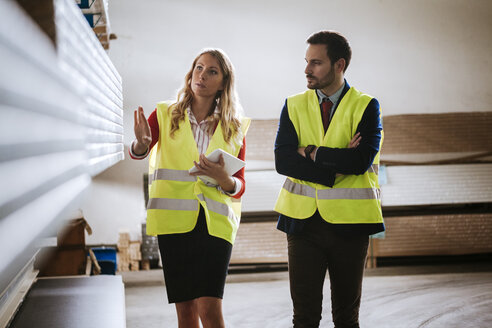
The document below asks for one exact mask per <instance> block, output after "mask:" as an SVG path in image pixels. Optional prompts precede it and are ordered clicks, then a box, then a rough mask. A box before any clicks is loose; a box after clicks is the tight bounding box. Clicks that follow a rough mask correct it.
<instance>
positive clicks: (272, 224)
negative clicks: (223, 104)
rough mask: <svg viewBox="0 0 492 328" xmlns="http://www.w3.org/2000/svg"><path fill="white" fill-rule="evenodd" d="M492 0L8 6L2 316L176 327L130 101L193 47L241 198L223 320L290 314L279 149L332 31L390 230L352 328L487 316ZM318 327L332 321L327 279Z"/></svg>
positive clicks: (62, 1) (170, 80)
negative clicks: (291, 102)
mask: <svg viewBox="0 0 492 328" xmlns="http://www.w3.org/2000/svg"><path fill="white" fill-rule="evenodd" d="M491 13H492V2H490V1H483V0H471V1H470V0H451V1H440V0H431V1H424V0H418V1H411V2H410V1H390V0H367V1H362V0H361V1H342V0H332V1H319V0H307V1H303V2H299V1H295V0H284V1H278V0H272V1H268V2H265V1H257V0H251V1H223V0H206V1H197V0H181V1H176V0H163V1H161V0H147V1H144V2H137V1H130V0H118V1H111V0H76V1H73V0H40V1H30V0H3V1H0V15H1V17H2V19H1V20H0V60H1V64H0V72H1V74H0V95H1V97H0V110H1V112H0V127H1V129H0V133H1V138H0V142H1V144H0V149H1V150H2V151H0V154H1V155H0V177H1V178H2V184H1V193H0V244H1V248H2V251H1V253H0V254H1V255H0V277H1V278H0V327H16V328H17V327H88V326H91V327H103V326H104V327H129V328H131V327H177V321H176V317H175V312H174V307H173V305H169V304H167V300H166V295H165V285H164V280H163V274H162V269H161V268H160V261H159V255H158V249H157V244H156V239H155V238H154V237H151V236H147V235H146V233H145V219H146V197H148V195H146V192H147V187H146V186H147V184H148V181H147V177H146V172H147V169H148V168H147V165H148V163H147V160H132V159H131V158H130V156H129V155H128V147H129V145H130V144H131V142H132V141H133V139H134V133H133V111H134V110H135V109H136V108H137V107H138V106H142V107H143V108H144V111H145V113H146V115H149V114H150V113H151V112H152V111H153V109H154V108H155V105H156V103H157V102H159V101H162V100H167V99H172V98H174V97H175V95H176V92H177V90H178V88H179V87H180V86H181V85H182V83H183V78H184V75H185V74H186V72H187V71H188V70H189V67H190V64H191V62H192V61H193V59H194V57H195V56H196V54H197V53H199V51H200V50H201V49H203V48H207V47H218V48H221V49H223V50H224V51H225V52H226V53H227V54H228V55H229V57H230V58H231V60H232V62H233V63H234V66H235V69H236V83H237V90H238V93H239V97H240V100H241V104H242V106H243V108H244V112H245V115H246V116H248V117H250V118H251V119H252V123H251V127H250V130H249V132H248V135H247V138H246V171H245V179H246V184H247V185H246V192H245V194H244V196H243V198H242V217H241V226H240V229H239V231H238V236H237V240H236V243H235V244H234V248H233V252H232V258H231V263H230V266H229V275H228V278H227V279H228V280H227V283H226V292H225V298H224V313H225V320H226V324H227V326H228V327H272V328H273V327H289V326H291V316H292V305H291V300H290V295H289V289H288V273H287V241H286V237H285V234H284V233H282V232H280V231H279V230H277V229H276V220H277V216H278V214H277V213H276V212H274V211H273V206H274V204H275V201H276V198H277V196H278V192H279V190H280V188H281V187H282V184H283V182H284V180H285V177H284V176H281V175H279V174H278V173H277V172H276V171H275V164H274V153H273V147H274V142H275V136H276V132H277V127H278V122H279V115H280V111H281V109H282V106H283V104H284V102H285V99H286V97H287V96H289V95H292V94H295V93H298V92H301V91H303V90H305V88H306V85H305V76H304V66H305V60H304V56H305V50H306V42H305V40H306V39H307V37H308V36H309V35H310V34H311V33H313V32H315V31H318V30H322V29H331V30H337V31H340V32H341V33H342V34H344V35H345V36H346V37H347V39H348V40H349V41H350V43H351V47H352V52H353V58H352V62H351V64H350V67H349V68H348V70H347V72H346V74H345V76H346V79H347V81H348V82H349V83H350V84H351V85H354V86H356V87H358V88H359V89H361V90H363V91H364V92H367V93H368V94H371V95H374V96H375V97H376V98H377V99H378V100H379V102H380V104H381V107H382V115H383V124H384V142H383V147H382V151H381V165H380V168H379V183H380V185H381V197H382V208H383V215H384V219H385V225H386V231H385V232H384V233H382V234H378V235H374V236H372V237H371V240H370V247H369V251H368V257H367V264H366V274H365V278H364V279H365V280H364V290H363V299H362V305H361V326H362V327H488V326H489V325H490V322H492V314H491V311H490V309H491V308H492V292H491V290H492V288H490V287H492V188H491V186H492V136H491V134H490V126H492V110H491V105H492V92H491V88H490V86H491V85H492V62H491V57H490V54H491V53H492V38H491V32H492V21H491V20H490V14H491ZM324 293H325V299H326V302H324V303H326V304H323V319H322V322H321V326H322V327H333V324H332V322H331V315H330V311H331V310H330V302H329V282H327V283H326V284H325V292H324Z"/></svg>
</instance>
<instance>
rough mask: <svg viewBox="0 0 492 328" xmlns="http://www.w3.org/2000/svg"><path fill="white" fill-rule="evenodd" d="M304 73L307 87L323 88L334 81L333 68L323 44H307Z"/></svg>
mask: <svg viewBox="0 0 492 328" xmlns="http://www.w3.org/2000/svg"><path fill="white" fill-rule="evenodd" d="M304 73H306V79H307V87H308V88H309V89H324V88H326V87H327V86H329V85H331V84H332V83H333V82H334V81H335V69H334V67H333V65H332V63H331V61H330V58H329V57H328V55H327V54H326V46H325V45H324V44H310V45H308V47H307V50H306V69H305V70H304Z"/></svg>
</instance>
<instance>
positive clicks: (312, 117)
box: [275, 87, 383, 224]
mask: <svg viewBox="0 0 492 328" xmlns="http://www.w3.org/2000/svg"><path fill="white" fill-rule="evenodd" d="M371 99H372V97H371V96H369V95H366V94H363V93H361V92H360V91H358V90H356V89H355V88H353V87H352V88H350V89H349V90H348V91H347V93H346V94H345V96H344V97H343V98H342V100H341V102H340V104H339V106H338V108H337V110H336V111H335V114H334V115H333V118H332V120H331V123H330V126H329V127H328V130H327V131H326V134H325V133H324V130H323V123H322V119H321V114H320V106H319V101H318V97H317V95H316V91H315V90H308V91H306V92H304V93H301V94H298V95H295V96H292V97H289V98H288V99H287V108H288V111H289V118H290V120H291V121H292V123H293V124H294V127H295V130H296V133H297V136H298V139H299V147H306V146H307V145H316V146H325V147H332V148H347V145H348V144H349V143H350V140H351V139H352V138H353V136H354V135H355V133H356V130H357V126H358V125H359V122H360V120H361V119H362V115H363V114H364V111H365V109H366V107H367V105H368V104H369V102H370V101H371ZM381 133H382V132H381ZM382 141H383V138H381V144H382ZM381 144H380V146H381ZM379 149H381V147H380V148H379ZM378 168H379V152H378V153H377V155H376V157H375V158H374V161H373V164H372V166H371V168H370V169H369V170H368V171H367V172H365V173H364V174H361V175H343V176H339V177H337V178H336V179H335V183H334V185H333V188H330V187H327V186H325V185H322V184H318V183H313V182H308V181H303V180H299V179H294V178H291V177H287V179H286V180H285V183H284V185H283V187H282V189H281V191H280V194H279V196H278V199H277V203H276V204H275V211H277V212H279V213H281V214H284V215H286V216H289V217H292V218H295V219H306V218H309V217H311V216H312V215H313V214H314V213H315V212H316V209H318V211H319V213H320V214H321V217H322V218H323V219H324V220H325V221H327V222H330V223H343V224H351V223H359V224H360V223H382V222H383V215H382V211H381V197H380V189H379V184H378Z"/></svg>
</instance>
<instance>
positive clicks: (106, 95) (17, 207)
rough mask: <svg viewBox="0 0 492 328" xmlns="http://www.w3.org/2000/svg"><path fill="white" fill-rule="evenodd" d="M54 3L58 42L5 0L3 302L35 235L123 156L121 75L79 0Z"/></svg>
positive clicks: (0, 28)
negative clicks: (94, 178) (100, 42)
mask: <svg viewBox="0 0 492 328" xmlns="http://www.w3.org/2000/svg"><path fill="white" fill-rule="evenodd" d="M54 3H55V11H56V15H55V21H56V22H55V23H56V28H57V35H58V40H57V46H58V48H57V49H55V48H54V46H53V43H52V42H51V41H50V40H49V39H48V38H47V37H46V36H45V34H44V33H43V32H42V31H41V30H40V29H39V27H38V26H37V25H36V24H35V23H34V22H33V21H32V20H31V18H30V17H29V16H27V15H26V14H25V12H24V11H23V10H22V9H20V8H19V7H18V6H17V4H16V3H15V2H14V1H10V0H9V1H0V18H1V19H0V58H1V65H0V181H2V183H1V184H0V249H1V250H2V251H1V252H0V277H1V278H0V307H1V306H2V304H5V302H4V301H5V300H6V298H7V297H8V295H6V294H8V292H7V289H6V288H7V286H9V284H10V285H11V282H12V281H13V279H14V277H15V276H16V274H17V273H18V272H19V270H21V269H22V268H23V267H24V266H25V265H26V263H27V262H28V261H30V259H31V258H32V256H33V255H34V254H35V253H36V251H37V247H39V246H36V245H37V240H38V239H39V238H41V237H45V236H46V235H47V234H49V233H53V232H54V231H55V230H56V227H57V226H59V225H60V224H62V223H63V221H64V220H66V219H67V218H69V217H70V215H71V214H72V213H73V212H75V210H76V209H77V208H79V207H80V204H81V203H82V197H83V194H84V192H85V190H86V189H87V187H88V186H89V185H90V183H91V176H94V175H96V174H98V173H99V172H102V171H103V170H105V169H107V168H108V167H110V166H112V165H114V164H115V163H116V162H118V161H119V160H121V159H122V158H123V150H124V149H123V142H122V141H123V121H122V103H123V98H122V89H121V77H120V76H119V75H118V72H117V71H116V70H115V69H114V66H113V65H112V64H111V62H110V60H109V58H108V56H107V55H106V53H105V52H104V50H103V49H102V47H101V45H100V44H99V42H98V40H97V38H96V37H95V36H94V33H93V31H92V30H91V29H90V28H89V26H88V25H87V23H86V21H85V19H84V17H83V16H82V14H81V13H80V10H79V9H78V7H77V6H76V4H75V2H74V1H72V0H55V1H54ZM68 40H71V41H70V42H68ZM0 310H1V308H0Z"/></svg>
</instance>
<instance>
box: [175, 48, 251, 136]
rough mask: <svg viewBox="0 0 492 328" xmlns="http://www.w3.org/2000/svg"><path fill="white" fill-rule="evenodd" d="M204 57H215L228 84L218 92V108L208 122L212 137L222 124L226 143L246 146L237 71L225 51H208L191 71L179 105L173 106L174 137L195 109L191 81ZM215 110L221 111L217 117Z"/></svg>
mask: <svg viewBox="0 0 492 328" xmlns="http://www.w3.org/2000/svg"><path fill="white" fill-rule="evenodd" d="M204 54H209V55H212V56H213V57H214V58H215V59H217V61H218V62H219V67H220V69H221V71H222V75H223V84H224V89H223V90H222V91H219V92H217V95H216V96H215V105H216V106H213V108H212V112H211V113H209V116H208V117H207V118H206V120H207V121H209V123H210V124H209V126H210V129H209V131H208V133H209V134H212V133H213V129H214V128H215V126H216V124H218V122H219V121H220V122H221V126H222V134H223V135H224V139H225V141H226V142H227V143H229V144H230V143H231V140H235V141H236V142H238V143H239V144H242V138H243V136H242V133H241V121H240V120H239V115H240V114H242V113H241V112H242V110H241V106H240V104H239V101H238V98H237V94H236V88H235V86H234V67H233V66H232V63H231V61H230V60H229V58H228V57H227V55H226V54H225V53H224V52H223V51H222V50H221V49H204V50H202V51H201V52H200V54H199V55H198V56H197V57H196V58H195V60H194V61H193V65H192V66H191V69H190V71H189V72H188V73H187V74H186V76H185V81H184V86H183V87H182V88H181V90H179V92H178V95H177V100H176V103H174V104H172V105H171V106H170V110H171V137H174V133H175V132H176V131H177V130H178V129H179V123H180V121H184V119H185V112H186V109H187V108H189V107H190V106H191V103H192V101H193V91H192V89H191V78H192V75H193V70H194V69H195V66H196V63H197V61H198V59H199V58H200V57H201V56H202V55H204ZM215 108H217V109H218V112H217V113H214V112H213V111H214V110H215Z"/></svg>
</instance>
